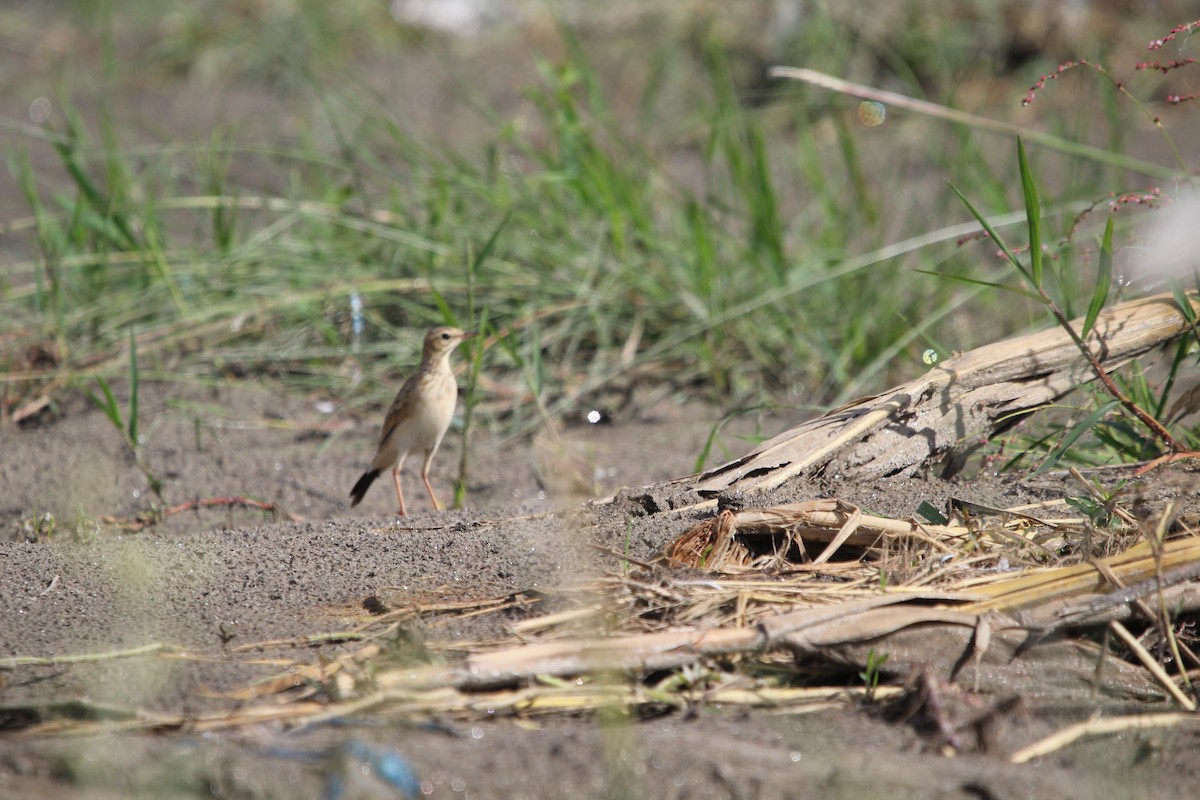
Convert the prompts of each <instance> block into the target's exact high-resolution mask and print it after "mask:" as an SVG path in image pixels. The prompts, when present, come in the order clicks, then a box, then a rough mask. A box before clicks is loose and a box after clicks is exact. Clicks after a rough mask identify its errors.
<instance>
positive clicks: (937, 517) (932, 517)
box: [917, 500, 950, 525]
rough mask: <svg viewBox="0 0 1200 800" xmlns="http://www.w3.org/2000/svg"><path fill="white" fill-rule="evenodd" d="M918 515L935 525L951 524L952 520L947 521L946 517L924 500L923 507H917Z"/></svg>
mask: <svg viewBox="0 0 1200 800" xmlns="http://www.w3.org/2000/svg"><path fill="white" fill-rule="evenodd" d="M917 514H918V515H919V516H920V517H921V518H922V519H924V520H925V521H926V522H929V523H932V524H934V525H949V524H950V520H948V519H946V517H945V515H943V514H942V512H940V511H938V510H937V509H936V508H935V507H934V506H933V504H932V503H930V502H929V501H928V500H922V501H921V505H919V506H917Z"/></svg>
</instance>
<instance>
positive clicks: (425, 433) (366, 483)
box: [350, 328, 475, 517]
mask: <svg viewBox="0 0 1200 800" xmlns="http://www.w3.org/2000/svg"><path fill="white" fill-rule="evenodd" d="M474 335H475V333H474V331H471V332H464V331H460V330H458V329H457V328H434V329H433V330H431V331H429V333H427V334H425V345H424V347H423V348H422V350H421V366H419V367H418V368H417V371H416V372H415V373H413V375H411V376H410V377H409V379H408V380H406V381H405V382H404V385H403V386H401V387H400V391H399V392H397V393H396V399H395V400H393V401H392V407H391V408H389V409H388V413H387V417H385V418H384V420H383V430H382V431H381V432H380V435H379V449H377V450H376V451H375V459H374V460H373V461H372V462H371V468H370V469H369V470H367V471H366V472H364V473H363V476H362V477H361V478H359V479H358V483H356V484H354V488H353V489H351V490H350V497H351V498H352V500H351V502H350V506H351V508H353V507H354V506H356V505H358V504H359V503H361V502H362V499H363V496H364V495H365V494H366V493H367V489H370V488H371V484H372V483H374V482H375V479H376V478H378V477H379V473H381V472H383V471H384V470H385V469H389V468H390V469H391V470H392V480H393V481H395V483H396V499H397V500H398V501H399V502H400V511H399V514H400V516H402V517H403V516H406V515H407V511H406V510H405V508H404V492H403V491H402V490H401V489H400V468H401V467H403V466H404V460H405V459H406V458H408V456H409V454H412V453H420V454H421V455H422V456H423V457H424V459H425V463H424V465H422V467H421V480H423V481H424V482H425V488H426V489H428V490H429V499H430V500H432V501H433V507H434V508H436V509H437V510H438V511H441V510H442V504H441V503H439V502H438V499H437V495H436V494H434V493H433V486H431V485H430V484H429V465H430V464H431V463H432V462H433V454H434V453H436V452H437V449H438V445H440V444H441V443H442V437H443V436H445V435H446V429H447V428H449V427H450V420H451V419H452V418H453V417H454V403H455V401H456V400H457V399H458V384H456V383H455V382H454V372H453V371H452V370H451V369H450V354H451V353H452V352H454V348H456V347H458V345H459V343H460V342H462V341H463V340H464V339H469V338H471V337H472V336H474Z"/></svg>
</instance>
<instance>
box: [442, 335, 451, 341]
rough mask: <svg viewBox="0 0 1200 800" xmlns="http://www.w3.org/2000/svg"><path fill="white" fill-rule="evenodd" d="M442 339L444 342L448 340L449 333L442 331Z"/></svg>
mask: <svg viewBox="0 0 1200 800" xmlns="http://www.w3.org/2000/svg"><path fill="white" fill-rule="evenodd" d="M442 341H444V342H448V341H450V334H448V333H443V334H442Z"/></svg>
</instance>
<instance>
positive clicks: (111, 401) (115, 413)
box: [87, 375, 125, 431]
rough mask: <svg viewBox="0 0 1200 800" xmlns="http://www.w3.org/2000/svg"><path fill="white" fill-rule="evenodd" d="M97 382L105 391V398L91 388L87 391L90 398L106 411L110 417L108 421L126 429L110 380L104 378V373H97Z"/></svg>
mask: <svg viewBox="0 0 1200 800" xmlns="http://www.w3.org/2000/svg"><path fill="white" fill-rule="evenodd" d="M96 384H97V385H98V386H99V387H100V391H101V392H103V393H104V399H103V400H101V399H100V398H99V397H96V395H94V394H92V392H91V391H90V390H89V391H88V393H87V396H88V398H89V399H90V400H91V401H92V402H93V403H95V405H96V408H98V409H100V410H101V411H103V412H104V416H106V417H108V421H109V422H111V423H112V424H113V427H114V428H116V429H117V430H119V431H124V430H125V426H124V425H123V424H122V423H121V409H119V408H117V398H115V397H113V393H112V389H111V388H109V385H108V381H106V380H104V377H103V376H102V375H97V376H96Z"/></svg>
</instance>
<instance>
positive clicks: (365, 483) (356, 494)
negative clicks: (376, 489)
mask: <svg viewBox="0 0 1200 800" xmlns="http://www.w3.org/2000/svg"><path fill="white" fill-rule="evenodd" d="M378 477H379V470H377V469H373V470H369V471H367V472H364V473H363V476H362V477H361V478H359V479H358V483H356V484H354V488H353V489H351V490H350V498H351V500H350V507H351V508H354V507H355V506H356V505H358V504H359V503H361V502H362V499H363V497H365V496H366V494H367V489H370V488H371V484H372V483H374V482H375V479H376V478H378Z"/></svg>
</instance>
